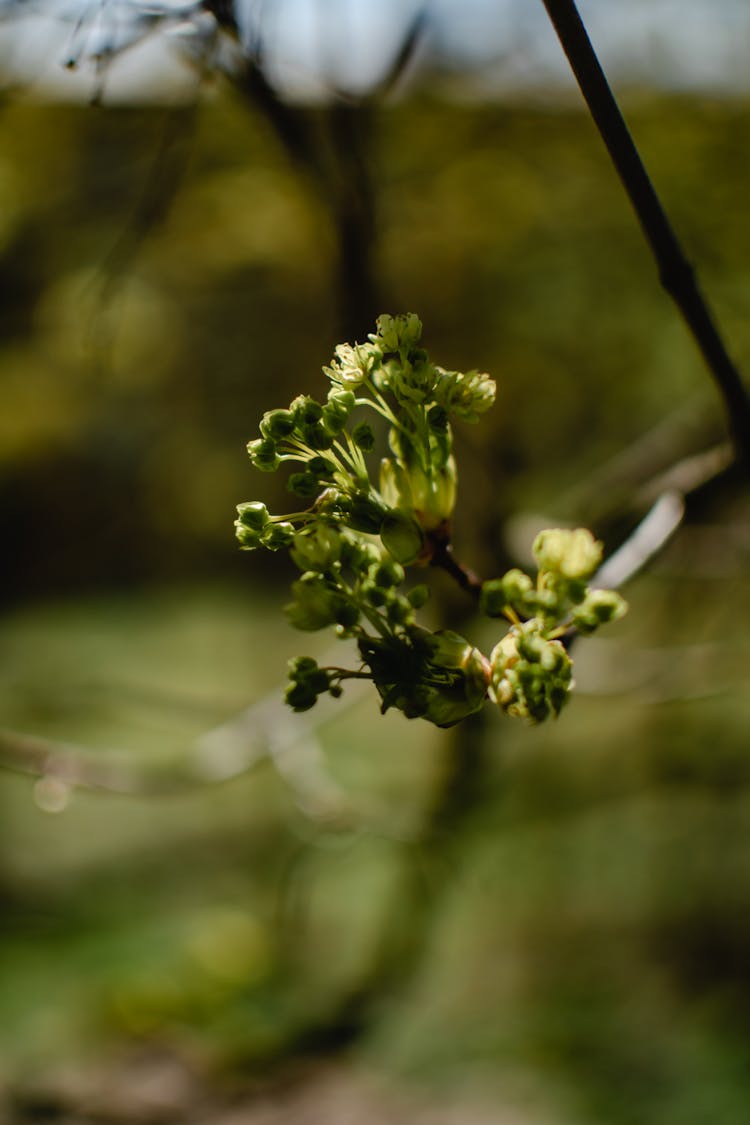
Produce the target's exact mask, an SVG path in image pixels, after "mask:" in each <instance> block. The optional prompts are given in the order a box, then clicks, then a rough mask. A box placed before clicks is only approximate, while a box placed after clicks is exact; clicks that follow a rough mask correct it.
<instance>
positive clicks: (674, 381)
mask: <svg viewBox="0 0 750 1125" xmlns="http://www.w3.org/2000/svg"><path fill="white" fill-rule="evenodd" d="M208 9H210V10H208ZM581 10H582V12H583V14H584V16H586V18H587V19H588V20H589V21H590V30H591V32H592V36H593V38H594V41H595V43H596V44H597V46H599V47H600V48H601V55H602V59H603V61H604V63H605V66H606V67H607V69H608V70H609V71H610V72H611V75H612V77H613V78H614V80H615V82H616V86H617V89H618V93H619V94H620V95H621V99H622V104H623V107H624V109H625V112H626V116H627V118H628V121H629V123H630V125H631V128H632V131H633V133H634V136H635V139H636V141H637V143H638V144H639V146H640V148H641V151H642V154H643V156H644V159H645V162H646V165H647V167H648V168H649V170H650V171H651V174H652V177H653V179H654V181H655V183H656V186H657V188H658V190H659V191H660V193H661V195H662V198H663V201H664V203H665V205H666V208H667V211H668V212H669V213H670V215H671V217H672V218H673V221H674V223H675V226H676V228H677V230H678V232H679V233H680V235H681V237H682V238H683V239H684V242H685V245H686V248H687V252H688V255H689V257H690V258H691V259H692V260H693V261H694V263H695V264H696V266H697V267H698V271H699V275H700V277H701V280H702V283H703V286H704V289H705V291H706V292H707V293H708V294H709V297H710V300H711V303H712V304H713V306H714V308H715V310H716V312H717V316H718V319H719V321H720V323H721V325H722V327H723V330H724V332H725V335H726V338H727V340H728V342H729V347H730V351H731V352H732V354H733V355H734V356H735V358H736V359H737V361H738V363H739V365H740V368H741V369H742V370H745V371H747V370H748V369H750V330H749V329H748V315H747V314H748V308H749V307H750V265H749V264H748V263H749V262H750V225H748V221H747V199H748V184H749V183H750V146H748V144H747V128H748V126H747V122H748V104H749V98H750V90H749V89H748V86H749V85H750V77H749V76H750V70H748V67H747V57H748V49H749V48H750V12H749V11H748V9H747V5H745V4H744V3H742V2H740V0H737V2H733V0H721V2H719V0H692V2H691V3H689V4H688V3H684V2H683V3H680V4H677V3H674V2H672V0H642V2H638V3H636V2H635V0H631V3H629V4H627V5H623V4H618V3H615V2H614V0H606V2H605V0H598V2H597V3H594V2H593V0H592V2H591V3H588V4H582V5H581ZM0 12H1V13H2V15H3V17H4V19H3V22H2V23H0V82H1V83H2V89H3V97H2V102H1V103H0V109H1V112H0V133H1V135H2V141H1V143H0V293H1V294H2V300H1V301H0V387H1V395H2V397H1V399H0V401H1V402H2V409H0V514H1V518H2V528H3V537H2V542H3V550H2V552H1V553H0V571H1V572H2V583H0V598H1V599H2V604H1V612H2V641H1V642H0V666H1V667H2V677H1V678H0V728H2V729H0V761H1V762H2V764H3V766H4V767H5V768H4V769H3V770H2V772H0V804H1V805H2V821H1V824H2V828H0V847H1V850H0V900H1V901H2V917H3V925H2V928H1V929H0V1090H2V1103H1V1104H2V1112H3V1113H4V1119H7V1120H9V1121H10V1122H12V1123H15V1122H19V1123H22V1122H27V1121H37V1120H38V1121H41V1120H51V1119H54V1120H61V1121H65V1122H68V1123H70V1125H73V1123H74V1122H75V1123H78V1125H81V1123H88V1122H94V1121H97V1122H98V1121H103V1120H107V1121H122V1122H127V1121H133V1122H143V1121H154V1122H156V1121H160V1122H165V1121H179V1122H206V1123H215V1122H222V1123H229V1122H239V1121H243V1122H245V1121H247V1122H255V1121H256V1120H257V1121H263V1122H269V1123H270V1122H279V1123H281V1122H286V1121H296V1120H304V1121H316V1120H321V1121H326V1122H327V1123H328V1125H338V1122H342V1123H343V1122H350V1121H353V1120H356V1121H358V1122H360V1121H361V1122H364V1123H365V1125H367V1122H369V1121H373V1122H388V1123H390V1122H399V1123H400V1122H407V1121H409V1122H413V1121H417V1122H419V1121H422V1120H424V1121H427V1120H429V1121H430V1122H437V1123H438V1125H447V1123H448V1122H456V1123H458V1122H462V1123H466V1125H471V1123H473V1122H477V1123H479V1122H481V1123H484V1122H501V1123H503V1125H505V1123H507V1125H510V1123H514V1125H542V1123H544V1125H568V1123H573V1125H575V1123H585V1122H589V1121H590V1122H597V1123H612V1125H630V1123H633V1125H636V1123H638V1125H644V1123H648V1122H658V1123H659V1125H703V1123H704V1122H705V1123H709V1122H710V1123H711V1125H725V1123H726V1125H735V1123H740V1122H743V1121H745V1120H747V1117H748V1113H749V1112H750V953H749V952H748V951H749V950H750V880H749V878H748V876H749V875H750V788H749V787H750V746H749V739H748V731H749V730H750V724H749V721H748V720H749V719H750V703H749V696H748V679H749V676H748V668H749V663H748V655H749V652H748V647H749V646H748V640H747V631H746V627H745V623H746V621H747V615H748V610H750V583H749V582H748V556H749V554H750V511H749V510H748V505H747V500H746V498H744V497H742V496H739V497H738V496H737V495H736V494H735V495H731V496H729V495H728V496H726V497H722V496H718V497H714V498H713V499H712V501H711V503H710V505H704V506H703V507H702V508H699V509H697V511H696V512H694V514H693V516H692V518H691V520H690V521H689V522H688V524H687V525H686V526H684V527H683V528H682V529H681V530H680V531H679V532H678V534H677V535H676V536H675V538H674V540H673V541H672V542H671V543H670V545H669V546H668V547H667V549H666V550H665V551H664V552H663V553H662V555H661V556H660V557H659V558H658V560H656V562H655V563H654V564H653V565H652V566H651V567H650V568H649V569H648V572H647V573H645V574H643V575H642V576H641V577H639V578H638V579H636V580H635V581H634V582H632V583H631V584H630V585H629V587H628V589H627V590H626V591H625V593H626V595H627V597H628V600H629V602H630V605H631V610H630V614H629V616H628V617H627V618H626V619H625V620H624V621H623V622H622V623H620V624H618V625H617V626H616V627H613V628H612V629H611V631H610V634H609V635H608V636H607V637H606V638H604V639H602V640H599V639H598V638H597V639H592V640H590V641H582V642H580V644H579V647H578V651H577V677H576V678H577V689H578V690H577V697H576V699H575V700H574V703H573V704H572V705H571V707H570V711H569V712H568V713H566V714H565V715H564V717H563V718H562V720H561V721H560V722H559V723H558V724H554V725H549V726H545V727H543V728H540V729H537V730H531V729H527V728H523V727H520V726H517V725H514V724H512V723H511V722H509V721H508V720H506V719H503V717H502V716H500V715H499V714H498V715H495V714H490V713H489V710H488V713H487V714H486V715H485V716H484V717H483V718H482V720H481V721H477V722H476V723H467V724H464V725H463V726H462V727H461V728H459V729H458V730H457V731H454V732H445V731H437V730H435V729H433V728H431V727H429V726H428V725H427V724H420V723H419V722H408V721H407V720H406V719H404V718H403V717H401V716H393V715H388V716H386V717H385V718H383V719H379V718H378V717H377V712H376V700H375V698H374V695H373V693H368V692H364V691H363V692H357V691H356V690H354V689H351V690H347V692H346V695H345V697H344V699H343V700H342V701H340V702H339V703H338V704H336V705H332V706H331V707H330V708H324V707H322V705H319V707H320V709H319V710H318V709H316V710H315V711H313V712H311V713H309V714H308V715H305V716H300V717H295V716H292V715H291V714H288V713H286V711H285V709H284V708H283V705H282V704H281V702H280V699H281V692H282V686H283V682H284V679H285V668H286V661H287V660H288V659H289V658H290V657H291V656H294V655H297V654H300V653H302V652H306V653H310V654H311V655H315V656H318V655H320V654H321V653H323V652H326V651H328V646H329V640H328V639H326V638H325V637H319V636H317V635H314V636H307V635H305V636H301V635H299V634H294V633H293V632H292V630H291V629H290V628H289V627H288V626H287V624H286V622H285V619H284V618H283V615H282V614H281V612H280V610H281V607H282V606H283V605H284V603H285V601H286V600H287V588H288V584H289V582H290V580H291V578H292V577H293V575H292V571H291V567H290V568H288V569H287V568H286V567H285V565H282V564H281V563H280V561H279V559H278V557H277V556H273V558H272V560H271V562H270V564H269V560H267V559H263V558H260V557H257V556H255V555H248V554H240V553H239V552H238V551H237V550H236V549H235V545H234V539H233V528H232V521H233V518H234V509H235V505H236V504H237V503H238V502H240V501H243V500H249V499H264V500H266V501H267V502H268V503H269V506H272V507H275V508H276V509H277V510H281V509H282V505H283V503H284V497H285V493H284V490H283V482H282V481H277V479H276V478H275V477H274V478H267V477H263V476H260V475H259V474H257V473H254V472H253V470H252V469H251V468H250V466H249V464H248V462H247V458H246V455H245V449H244V447H245V443H246V442H247V440H248V439H249V438H251V437H253V436H255V434H256V429H257V421H258V419H259V417H260V415H261V414H262V412H263V411H264V410H267V409H270V408H272V407H276V406H284V405H286V404H287V403H288V401H289V400H290V399H291V398H292V397H293V396H294V395H296V394H298V393H300V392H305V393H310V394H313V395H316V394H317V395H319V394H320V393H321V388H322V387H323V380H324V377H323V376H322V374H321V370H320V369H321V366H322V364H324V363H327V362H328V360H329V359H330V356H331V354H332V349H333V347H334V345H335V344H336V343H337V342H338V341H340V340H342V339H355V338H359V339H362V338H363V337H364V335H365V334H366V333H367V332H368V331H369V330H371V326H372V324H373V322H374V319H375V317H376V316H377V315H378V314H379V313H380V312H383V311H391V312H394V313H395V312H400V311H407V310H410V311H416V312H418V313H419V315H420V317H421V318H422V320H423V322H424V325H425V340H426V344H427V346H428V348H429V349H430V352H431V354H432V355H433V356H434V357H435V359H436V360H437V362H439V363H442V364H443V365H444V366H446V367H448V368H459V369H463V370H466V369H468V368H474V367H476V368H480V369H482V370H487V371H489V372H490V373H492V374H493V376H495V378H496V379H497V382H498V401H497V405H496V407H495V408H494V410H493V411H492V412H491V413H490V415H488V416H486V417H485V419H483V422H482V424H481V425H480V426H477V427H469V426H466V427H464V428H463V429H462V431H461V432H460V433H459V434H458V435H457V448H458V458H459V471H460V491H459V510H458V513H457V520H456V530H455V543H456V550H457V553H458V554H459V556H460V557H461V558H462V559H463V560H464V561H465V562H467V563H468V564H469V565H471V566H472V567H474V568H476V569H477V570H479V571H480V572H481V573H482V574H483V576H485V577H490V576H493V575H495V574H497V573H500V572H502V570H503V569H504V568H505V567H506V566H507V565H510V564H511V563H514V562H519V561H520V562H522V563H524V562H526V561H527V555H528V544H529V543H530V541H531V538H532V536H533V533H534V532H535V531H536V530H537V529H538V528H539V527H540V526H545V525H554V524H557V523H561V522H562V523H570V524H574V525H578V524H585V525H587V526H591V527H592V528H593V529H594V530H595V531H596V532H597V533H598V534H600V535H603V536H605V537H606V539H607V546H608V548H610V549H611V548H614V547H615V546H616V545H617V543H618V542H619V541H620V540H621V539H622V538H623V537H624V536H625V535H626V534H627V533H628V531H629V530H630V529H631V528H632V527H633V526H634V525H635V523H636V522H637V520H638V519H640V518H641V517H642V516H643V515H644V513H645V512H646V510H647V508H648V505H649V503H650V502H651V501H652V500H653V498H654V497H655V496H656V495H657V494H658V491H659V485H658V479H659V476H660V474H662V473H663V472H664V471H665V470H667V469H668V468H669V466H671V465H672V464H673V463H674V462H676V461H678V460H680V459H681V458H685V457H687V456H691V455H693V454H699V453H702V452H703V451H705V450H707V449H710V448H712V447H713V446H714V445H715V443H717V442H720V441H721V440H722V439H723V438H724V436H725V420H724V416H723V409H722V405H721V403H720V402H719V401H718V398H717V395H716V393H715V391H714V389H713V386H712V384H711V381H710V378H709V376H708V375H707V374H706V372H705V371H704V369H703V367H702V364H701V361H700V358H699V356H698V355H697V352H696V351H695V349H694V346H693V344H692V342H691V340H690V339H689V337H688V335H687V333H686V331H685V329H684V327H683V325H682V323H681V322H680V320H679V317H678V315H677V313H676V311H675V310H674V308H673V307H672V306H671V304H670V303H669V301H668V299H667V297H666V296H665V295H664V294H663V293H662V291H661V289H660V288H659V285H658V279H657V276H656V271H655V268H654V265H653V263H652V261H651V259H650V257H649V254H648V252H647V249H646V247H645V245H644V243H643V240H642V237H641V234H640V231H639V229H638V227H637V224H636V221H635V219H634V217H633V215H632V213H631V212H630V210H629V206H628V204H627V201H626V200H625V197H624V194H623V192H622V189H621V187H620V185H619V183H618V182H617V181H616V178H615V176H614V173H613V171H612V169H611V167H610V165H609V163H608V159H607V157H606V154H605V152H604V149H603V146H602V144H601V142H600V140H599V138H598V136H597V135H596V133H595V130H594V128H593V126H592V124H591V122H590V120H589V119H588V117H587V115H586V113H585V112H584V111H583V109H582V106H581V102H580V98H579V96H578V94H577V91H576V89H575V88H574V86H573V83H572V80H571V79H570V78H569V76H568V74H567V72H566V68H565V64H564V60H563V57H562V54H561V52H560V48H559V45H558V44H557V41H556V39H555V37H554V34H553V32H552V31H551V29H550V27H549V26H548V24H547V21H546V17H545V14H544V9H543V7H542V5H541V4H539V5H531V4H529V3H528V0H516V2H513V0H505V2H500V0H496V2H494V3H490V2H489V0H485V2H482V0H472V2H471V3H463V2H462V3H460V4H459V3H457V2H452V0H432V2H431V3H427V4H424V5H419V4H416V3H414V4H403V3H386V2H382V3H379V4H378V5H372V4H368V3H363V2H358V0H338V2H337V3H323V2H322V0H321V2H318V3H315V2H313V0H308V2H302V0H285V2H281V0H279V2H277V3H275V4H268V3H260V2H255V3H253V2H252V0H244V2H239V3H237V4H236V5H234V7H232V6H231V5H227V4H213V5H203V4H200V3H197V2H196V3H193V2H190V0H184V2H182V0H163V2H162V3H156V2H154V3H150V4H148V5H146V4H139V3H138V2H136V0H112V2H110V3H109V4H100V3H87V2H83V0H82V2H81V3H75V2H73V0H70V3H68V2H67V0H65V2H63V0H57V2H47V3H45V2H44V0H38V2H36V3H32V0H15V2H14V0H5V2H4V3H2V4H0ZM217 20H218V23H217ZM220 25H221V30H220ZM70 62H72V63H75V68H74V69H72V70H71V69H66V68H65V66H64V64H65V63H70ZM441 577H442V576H441V575H436V576H435V583H434V584H435V589H436V603H437V605H438V609H436V610H435V613H436V614H437V613H441V614H442V615H443V617H444V619H447V620H449V621H451V622H453V623H454V624H456V625H457V626H458V625H460V627H461V628H462V630H464V631H465V632H466V633H467V635H469V636H471V637H472V639H473V640H475V641H476V643H479V644H482V645H486V646H488V647H491V645H492V644H493V643H494V639H495V638H494V636H493V628H492V625H491V623H487V622H485V623H482V622H481V621H479V620H478V619H477V620H475V619H473V618H472V615H471V612H470V611H471V607H470V606H464V605H463V604H462V602H461V596H460V593H459V592H455V591H453V590H452V589H450V588H449V586H448V583H447V580H446V581H445V582H441V581H440V579H441ZM342 647H343V646H342ZM342 662H345V660H344V661H342Z"/></svg>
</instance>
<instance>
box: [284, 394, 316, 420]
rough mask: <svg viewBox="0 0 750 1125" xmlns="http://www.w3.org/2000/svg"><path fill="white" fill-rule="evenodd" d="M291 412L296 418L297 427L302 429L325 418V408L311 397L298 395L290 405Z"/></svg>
mask: <svg viewBox="0 0 750 1125" xmlns="http://www.w3.org/2000/svg"><path fill="white" fill-rule="evenodd" d="M289 410H290V412H291V414H292V416H293V417H294V422H295V425H296V426H298V427H300V428H302V427H304V426H310V425H312V424H313V423H315V422H319V421H320V419H321V418H322V417H323V407H322V405H321V403H319V402H316V400H315V399H314V398H312V397H311V396H310V395H297V397H296V398H295V399H294V401H293V402H291V403H290V404H289Z"/></svg>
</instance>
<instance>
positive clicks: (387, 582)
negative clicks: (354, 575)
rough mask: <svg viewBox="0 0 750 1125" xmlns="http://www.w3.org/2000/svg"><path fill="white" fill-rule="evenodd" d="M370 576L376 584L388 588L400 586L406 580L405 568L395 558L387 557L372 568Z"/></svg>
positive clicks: (384, 588)
mask: <svg viewBox="0 0 750 1125" xmlns="http://www.w3.org/2000/svg"><path fill="white" fill-rule="evenodd" d="M370 577H371V578H372V581H373V582H374V583H375V585H376V586H380V588H381V589H383V590H387V589H390V588H391V587H393V586H400V585H401V583H402V582H403V580H404V577H405V575H404V568H403V567H402V566H401V564H400V563H397V562H394V561H393V559H385V560H384V561H383V562H381V563H378V564H377V565H376V566H374V567H372V568H371V571H370Z"/></svg>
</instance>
